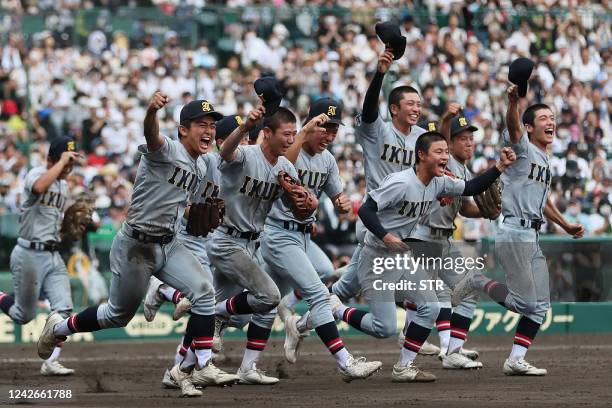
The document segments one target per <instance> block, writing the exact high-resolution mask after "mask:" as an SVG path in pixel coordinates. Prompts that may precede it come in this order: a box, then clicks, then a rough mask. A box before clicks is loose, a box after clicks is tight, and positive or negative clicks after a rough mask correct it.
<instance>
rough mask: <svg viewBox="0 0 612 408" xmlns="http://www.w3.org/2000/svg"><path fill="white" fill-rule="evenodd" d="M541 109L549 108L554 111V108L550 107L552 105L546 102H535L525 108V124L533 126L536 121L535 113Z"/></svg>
mask: <svg viewBox="0 0 612 408" xmlns="http://www.w3.org/2000/svg"><path fill="white" fill-rule="evenodd" d="M540 109H549V110H551V111H552V109H550V106H548V105H546V104H545V103H536V104H533V105H531V106H530V107H528V108H527V109H525V112H524V113H523V125H530V126H533V125H534V123H535V113H536V112H537V111H539V110H540Z"/></svg>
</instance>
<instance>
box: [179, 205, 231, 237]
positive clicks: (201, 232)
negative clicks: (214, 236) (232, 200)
mask: <svg viewBox="0 0 612 408" xmlns="http://www.w3.org/2000/svg"><path fill="white" fill-rule="evenodd" d="M224 215H225V201H223V199H222V198H218V197H207V198H206V200H204V202H203V203H194V204H191V207H190V208H189V217H188V218H187V233H188V234H190V235H194V236H196V237H205V236H206V235H208V233H209V232H211V231H213V230H214V229H215V228H217V227H218V226H219V225H221V223H222V222H223V216H224Z"/></svg>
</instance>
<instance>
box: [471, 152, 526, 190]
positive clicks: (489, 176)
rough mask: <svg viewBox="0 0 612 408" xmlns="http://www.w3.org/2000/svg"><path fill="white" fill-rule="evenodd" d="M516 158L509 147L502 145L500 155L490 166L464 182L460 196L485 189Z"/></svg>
mask: <svg viewBox="0 0 612 408" xmlns="http://www.w3.org/2000/svg"><path fill="white" fill-rule="evenodd" d="M515 160H516V154H515V153H514V150H512V148H510V147H504V148H503V149H502V151H501V157H500V158H499V160H498V161H497V163H495V166H493V167H491V168H490V169H488V170H487V171H485V172H484V173H482V174H481V175H480V176H478V177H476V178H473V179H471V180H468V181H466V182H465V189H464V190H463V193H462V194H461V195H462V196H474V195H476V194H480V193H482V192H483V191H485V190H486V189H487V188H489V186H490V185H491V184H493V183H494V182H495V180H496V179H497V178H498V177H499V176H500V175H501V174H502V173H503V172H504V171H505V170H506V168H508V166H510V165H512V163H513V162H514V161H515Z"/></svg>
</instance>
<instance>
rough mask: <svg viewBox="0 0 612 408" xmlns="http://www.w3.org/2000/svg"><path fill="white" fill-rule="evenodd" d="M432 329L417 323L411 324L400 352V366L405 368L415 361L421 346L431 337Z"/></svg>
mask: <svg viewBox="0 0 612 408" xmlns="http://www.w3.org/2000/svg"><path fill="white" fill-rule="evenodd" d="M429 333H431V329H428V328H426V327H423V326H421V325H419V324H416V323H415V322H411V323H410V325H409V326H408V328H407V329H406V338H405V339H404V346H403V347H402V350H401V352H400V365H401V366H405V365H406V364H408V363H410V362H412V361H414V359H415V358H416V356H417V354H418V353H419V350H420V349H421V346H422V345H423V343H425V340H427V337H429Z"/></svg>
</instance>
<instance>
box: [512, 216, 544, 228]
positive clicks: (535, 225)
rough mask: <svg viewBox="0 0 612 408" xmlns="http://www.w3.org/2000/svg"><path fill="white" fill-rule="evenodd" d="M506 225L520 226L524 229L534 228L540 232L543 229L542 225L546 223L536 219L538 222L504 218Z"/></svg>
mask: <svg viewBox="0 0 612 408" xmlns="http://www.w3.org/2000/svg"><path fill="white" fill-rule="evenodd" d="M504 223H505V224H510V225H517V226H518V225H520V226H521V227H524V228H533V229H534V230H536V231H539V230H540V228H541V227H542V224H544V221H542V220H540V219H536V220H525V219H522V218H517V217H507V218H504Z"/></svg>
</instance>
